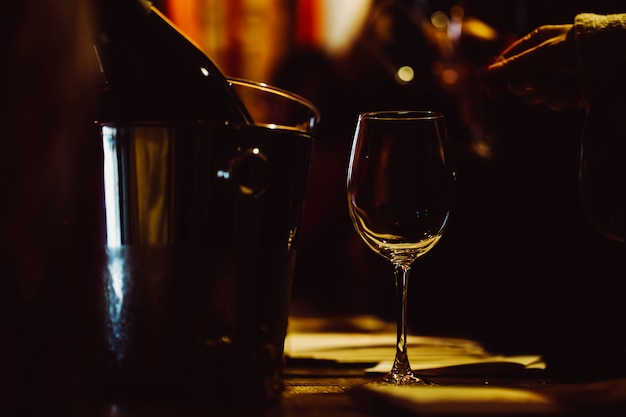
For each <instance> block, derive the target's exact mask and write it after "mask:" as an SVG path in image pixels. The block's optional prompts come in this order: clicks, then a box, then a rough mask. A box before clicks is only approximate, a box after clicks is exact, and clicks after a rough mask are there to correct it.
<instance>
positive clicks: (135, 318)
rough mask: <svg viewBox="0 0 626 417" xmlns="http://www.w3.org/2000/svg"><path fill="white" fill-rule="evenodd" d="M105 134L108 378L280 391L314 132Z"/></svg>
mask: <svg viewBox="0 0 626 417" xmlns="http://www.w3.org/2000/svg"><path fill="white" fill-rule="evenodd" d="M101 135H102V143H103V151H104V164H103V171H104V193H103V196H104V201H103V204H104V207H105V213H106V221H105V229H106V244H105V257H106V262H105V263H104V265H103V269H104V271H103V274H102V276H103V281H102V292H103V294H104V306H103V313H104V320H103V328H104V336H105V345H106V347H107V349H106V350H107V352H106V354H107V361H106V362H107V364H106V365H107V366H106V369H105V372H106V383H107V386H108V387H109V388H110V389H111V390H112V391H122V392H137V391H138V392H161V393H172V394H183V395H192V396H198V397H201V398H205V399H211V400H218V401H233V400H235V399H236V400H237V401H251V402H268V401H272V400H275V399H276V398H277V397H278V395H279V392H280V388H281V370H282V355H283V342H284V337H285V333H286V327H287V313H288V304H289V297H290V293H291V280H292V276H293V270H294V266H295V249H296V248H295V245H294V241H295V237H296V235H297V227H298V223H299V221H300V212H301V207H302V202H303V196H304V192H305V185H306V180H307V176H308V166H309V158H310V154H311V148H312V137H311V136H310V135H309V134H304V133H300V132H297V131H291V130H283V129H269V128H265V127H257V126H226V125H203V124H192V125H164V124H156V123H155V124H141V125H112V124H111V125H103V126H101ZM242 395H243V397H242Z"/></svg>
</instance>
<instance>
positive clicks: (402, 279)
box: [392, 264, 413, 375]
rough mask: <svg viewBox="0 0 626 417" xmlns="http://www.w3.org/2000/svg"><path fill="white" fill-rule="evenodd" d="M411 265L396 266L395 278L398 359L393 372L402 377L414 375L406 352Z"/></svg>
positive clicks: (395, 361)
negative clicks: (408, 288) (408, 289)
mask: <svg viewBox="0 0 626 417" xmlns="http://www.w3.org/2000/svg"><path fill="white" fill-rule="evenodd" d="M410 272H411V265H405V264H394V276H395V280H396V305H397V308H396V314H397V317H396V323H397V326H398V327H397V332H396V358H395V360H394V363H393V370H392V372H394V373H397V374H400V375H410V374H412V373H413V371H412V370H411V365H410V364H409V357H408V355H407V351H406V311H407V287H408V281H409V273H410Z"/></svg>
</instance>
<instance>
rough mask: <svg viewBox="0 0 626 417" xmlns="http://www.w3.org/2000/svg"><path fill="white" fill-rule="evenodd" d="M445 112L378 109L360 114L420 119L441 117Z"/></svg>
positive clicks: (383, 117) (396, 118) (384, 117)
mask: <svg viewBox="0 0 626 417" xmlns="http://www.w3.org/2000/svg"><path fill="white" fill-rule="evenodd" d="M442 117H443V113H441V112H439V111H435V110H377V111H368V112H364V113H361V114H359V118H360V119H381V120H419V119H439V118H442Z"/></svg>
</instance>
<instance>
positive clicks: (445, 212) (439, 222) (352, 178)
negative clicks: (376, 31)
mask: <svg viewBox="0 0 626 417" xmlns="http://www.w3.org/2000/svg"><path fill="white" fill-rule="evenodd" d="M446 148H447V133H446V127H445V117H444V115H443V114H442V113H438V112H433V111H379V112H368V113H362V114H360V115H359V117H358V121H357V126H356V129H355V133H354V139H353V143H352V149H351V152H350V158H349V163H348V174H347V196H348V211H349V213H350V217H351V219H352V223H353V225H354V228H355V230H356V231H357V233H358V234H359V236H360V237H361V238H362V239H363V241H364V242H365V243H366V244H367V245H368V246H369V247H370V248H371V249H372V250H373V251H374V252H376V253H378V254H379V255H381V256H383V257H384V258H386V259H388V260H389V261H390V262H391V263H392V265H393V267H394V275H395V279H396V297H397V324H398V329H397V343H396V357H395V360H394V365H393V367H392V369H391V371H390V372H389V373H388V374H387V375H385V376H384V377H383V378H382V379H381V380H380V382H384V383H390V384H396V385H409V384H428V383H429V382H428V381H426V380H425V379H424V378H421V377H419V376H417V375H415V374H414V372H413V371H412V369H411V366H410V363H409V359H408V355H407V351H406V307H407V284H408V278H409V273H410V270H411V266H412V264H413V262H414V261H415V260H416V259H417V258H418V257H420V256H422V255H423V254H425V253H427V252H428V251H429V250H431V249H432V248H433V247H434V246H435V245H436V244H437V242H438V241H439V240H440V239H441V237H442V236H443V233H444V230H445V227H446V225H447V223H448V219H449V216H450V211H451V209H452V206H453V203H454V182H455V173H454V169H453V167H452V164H451V161H450V159H449V156H448V151H447V149H446Z"/></svg>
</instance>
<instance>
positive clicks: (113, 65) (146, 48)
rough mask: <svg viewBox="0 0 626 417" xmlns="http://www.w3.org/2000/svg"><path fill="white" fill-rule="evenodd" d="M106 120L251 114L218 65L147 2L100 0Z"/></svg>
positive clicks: (226, 118)
mask: <svg viewBox="0 0 626 417" xmlns="http://www.w3.org/2000/svg"><path fill="white" fill-rule="evenodd" d="M96 15H97V19H98V22H99V28H98V34H97V37H96V52H97V56H98V59H99V61H100V66H101V69H102V74H103V88H102V94H103V106H102V114H101V118H100V121H104V122H139V121H150V122H173V121H175V122H187V121H203V122H208V121H210V122H214V121H223V122H225V123H250V122H251V120H250V116H249V114H248V112H247V110H246V109H245V107H244V106H243V104H242V103H241V102H240V101H239V99H238V98H237V96H236V95H235V93H234V92H233V90H232V88H231V86H230V85H229V83H228V81H227V79H226V77H225V76H224V74H222V72H221V71H220V69H219V68H218V67H217V65H216V64H215V63H214V62H213V61H212V60H211V59H210V58H209V57H208V56H207V55H206V54H205V53H204V52H203V51H202V50H201V49H200V48H199V47H198V46H197V45H196V44H195V43H194V42H193V41H191V40H190V39H189V38H188V37H187V36H186V35H184V34H183V33H182V32H181V31H180V30H179V29H177V28H176V27H175V26H174V24H173V23H172V22H170V21H169V20H168V19H167V17H166V16H165V15H163V13H161V12H160V11H159V10H157V9H156V8H155V7H154V6H153V5H152V4H151V3H150V2H148V1H146V0H98V1H96Z"/></svg>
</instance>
